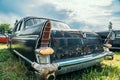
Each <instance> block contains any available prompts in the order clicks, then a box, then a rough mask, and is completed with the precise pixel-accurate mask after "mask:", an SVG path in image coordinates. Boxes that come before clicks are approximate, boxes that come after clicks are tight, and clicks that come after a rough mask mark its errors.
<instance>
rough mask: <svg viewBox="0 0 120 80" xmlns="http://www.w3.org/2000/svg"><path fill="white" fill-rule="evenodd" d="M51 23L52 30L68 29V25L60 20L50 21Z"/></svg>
mask: <svg viewBox="0 0 120 80" xmlns="http://www.w3.org/2000/svg"><path fill="white" fill-rule="evenodd" d="M51 24H52V30H64V29H70V27H69V26H68V25H67V24H65V23H62V22H56V21H51Z"/></svg>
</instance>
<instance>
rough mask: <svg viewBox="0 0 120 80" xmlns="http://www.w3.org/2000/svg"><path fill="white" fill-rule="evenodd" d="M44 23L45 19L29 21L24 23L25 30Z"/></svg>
mask: <svg viewBox="0 0 120 80" xmlns="http://www.w3.org/2000/svg"><path fill="white" fill-rule="evenodd" d="M45 21H46V20H45V19H40V18H32V19H29V20H27V21H26V22H25V28H30V27H31V26H33V25H36V24H40V23H43V22H45Z"/></svg>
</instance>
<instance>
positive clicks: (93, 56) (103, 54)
mask: <svg viewBox="0 0 120 80" xmlns="http://www.w3.org/2000/svg"><path fill="white" fill-rule="evenodd" d="M107 54H108V53H107V52H103V53H101V54H99V55H97V56H95V55H94V54H91V55H87V56H85V57H83V58H79V59H74V60H70V61H65V62H58V63H57V64H58V65H59V66H60V67H62V66H68V65H73V64H78V63H83V62H87V61H90V60H94V59H97V58H101V57H104V56H106V55H107Z"/></svg>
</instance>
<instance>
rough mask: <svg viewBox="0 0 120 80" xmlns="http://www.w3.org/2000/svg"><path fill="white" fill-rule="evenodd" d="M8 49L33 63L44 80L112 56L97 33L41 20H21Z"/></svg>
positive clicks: (44, 19) (15, 28) (36, 71)
mask: <svg viewBox="0 0 120 80" xmlns="http://www.w3.org/2000/svg"><path fill="white" fill-rule="evenodd" d="M8 47H9V48H10V50H12V51H13V52H14V54H16V55H17V56H19V57H20V58H22V59H23V60H25V61H26V62H27V63H29V64H30V65H31V67H32V68H33V69H34V70H35V73H36V74H37V75H38V76H39V77H40V79H41V80H44V79H45V80H46V79H47V80H54V79H55V75H59V74H64V73H68V72H72V71H76V70H80V69H82V68H86V67H89V66H93V65H95V64H96V63H100V62H101V61H102V60H104V57H105V56H107V55H108V54H109V53H112V52H110V51H109V49H108V47H107V46H104V45H103V43H102V39H101V37H100V36H99V35H98V34H96V33H92V32H82V31H79V30H75V29H71V28H70V27H69V26H68V25H67V24H65V23H63V22H61V21H58V20H52V19H47V18H38V17H25V18H23V19H21V20H20V21H18V22H17V23H16V25H15V27H14V30H13V32H12V34H11V37H10V40H9V44H8Z"/></svg>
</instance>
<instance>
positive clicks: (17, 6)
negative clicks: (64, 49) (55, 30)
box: [0, 0, 120, 32]
mask: <svg viewBox="0 0 120 80" xmlns="http://www.w3.org/2000/svg"><path fill="white" fill-rule="evenodd" d="M26 16H36V17H45V18H51V19H57V20H60V21H63V22H65V23H67V24H68V25H69V26H70V27H71V28H74V29H79V30H82V31H94V32H96V31H104V30H108V24H109V22H110V21H111V22H112V23H113V29H114V30H118V29H120V0H0V23H9V24H11V26H13V25H14V22H15V20H16V19H17V20H20V19H21V18H23V17H26Z"/></svg>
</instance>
